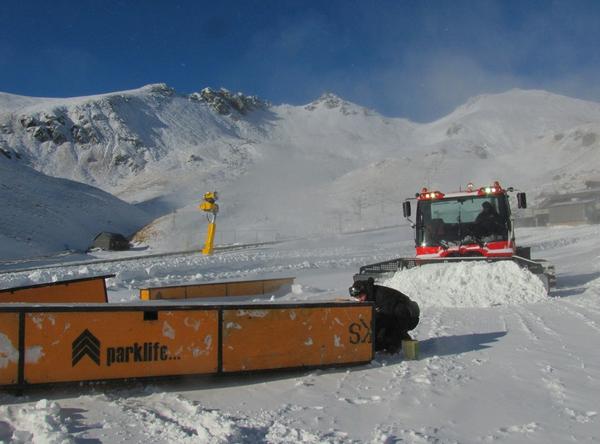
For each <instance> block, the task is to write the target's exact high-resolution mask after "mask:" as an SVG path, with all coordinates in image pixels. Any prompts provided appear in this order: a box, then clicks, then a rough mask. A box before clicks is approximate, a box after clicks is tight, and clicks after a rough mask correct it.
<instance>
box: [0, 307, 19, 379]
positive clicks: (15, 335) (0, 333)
mask: <svg viewBox="0 0 600 444" xmlns="http://www.w3.org/2000/svg"><path fill="white" fill-rule="evenodd" d="M18 366H19V313H0V386H2V385H13V384H17V382H18V377H19V376H18Z"/></svg>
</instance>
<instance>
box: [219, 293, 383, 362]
mask: <svg viewBox="0 0 600 444" xmlns="http://www.w3.org/2000/svg"><path fill="white" fill-rule="evenodd" d="M222 330H223V339H222V341H223V358H222V359H223V362H222V371H223V372H240V371H241V372H244V371H254V370H266V369H282V368H295V367H315V366H330V365H340V364H359V363H366V362H369V361H371V360H372V359H373V354H374V338H373V306H372V305H371V304H366V303H351V302H349V303H323V304H302V305H294V306H287V305H286V306H283V305H282V306H279V307H278V306H277V305H268V306H247V307H245V308H232V309H227V308H224V309H223V322H222Z"/></svg>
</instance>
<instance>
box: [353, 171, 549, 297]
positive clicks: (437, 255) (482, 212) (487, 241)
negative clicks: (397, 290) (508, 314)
mask: <svg viewBox="0 0 600 444" xmlns="http://www.w3.org/2000/svg"><path fill="white" fill-rule="evenodd" d="M514 191H515V189H514V188H513V187H508V188H503V187H502V186H501V185H500V183H499V182H497V181H496V182H494V183H493V184H492V185H486V186H482V187H477V188H476V187H475V186H474V185H473V184H472V183H469V184H468V185H467V188H466V190H464V191H458V192H452V193H442V192H441V191H437V190H436V191H432V190H428V189H427V188H423V189H422V190H421V192H420V193H416V194H415V197H414V198H412V199H406V200H405V201H404V202H403V204H402V210H403V213H404V217H405V218H406V219H407V220H408V221H409V222H410V223H411V227H412V228H413V229H414V230H415V257H414V258H398V259H392V260H390V261H386V262H380V263H377V264H371V265H365V266H364V267H361V269H360V271H359V273H358V274H356V275H355V276H354V279H355V280H364V279H368V278H369V277H373V278H375V279H381V278H383V277H387V275H390V274H393V273H395V272H397V271H399V270H402V269H404V268H413V267H415V266H421V265H425V264H431V263H440V262H444V263H448V262H457V261H487V262H493V261H501V260H511V261H513V262H516V263H517V264H518V265H519V266H521V267H522V268H525V269H527V270H529V271H530V272H531V273H533V274H535V275H537V276H538V277H539V278H540V279H541V280H542V282H544V284H545V285H546V288H547V289H549V288H550V287H552V286H554V285H555V283H556V277H555V272H554V266H553V265H552V264H550V263H548V262H547V261H545V260H543V259H531V252H530V248H529V247H517V244H516V239H515V227H514V218H513V217H512V214H511V209H510V204H509V201H510V199H509V197H510V196H509V193H512V192H514ZM516 198H517V206H518V208H526V207H527V200H526V195H525V193H517V194H516ZM411 200H416V204H417V209H416V215H415V216H416V220H415V221H414V222H413V221H412V220H411V219H410V217H411Z"/></svg>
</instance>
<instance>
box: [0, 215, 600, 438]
mask: <svg viewBox="0 0 600 444" xmlns="http://www.w3.org/2000/svg"><path fill="white" fill-rule="evenodd" d="M406 231H408V230H406ZM406 231H401V232H400V233H399V232H398V230H397V229H396V230H383V231H380V232H373V233H368V234H356V235H347V236H339V237H336V238H328V239H319V240H314V241H312V242H295V243H287V244H281V245H277V246H270V247H262V248H257V249H253V250H246V251H241V252H240V251H234V252H228V253H221V254H217V255H215V256H213V257H209V258H206V257H202V256H195V255H187V256H175V257H168V258H146V259H143V260H139V261H129V262H117V263H110V264H96V265H87V266H72V267H69V266H62V267H60V268H58V269H46V270H40V271H38V272H24V273H5V274H0V288H6V287H10V286H14V285H24V284H27V283H36V282H42V281H48V280H57V279H63V278H71V277H78V276H84V275H95V274H104V273H116V274H117V276H116V277H115V278H114V279H111V280H109V297H110V300H111V301H113V302H117V301H132V300H134V299H135V298H136V297H137V292H136V291H135V289H136V288H138V287H141V286H146V285H157V284H177V283H187V282H205V281H213V280H225V279H242V278H261V277H270V276H296V277H297V279H296V285H295V286H294V287H293V291H292V292H291V293H290V294H287V295H284V296H281V300H306V301H310V300H326V299H335V298H340V297H342V298H345V297H346V295H347V288H348V287H349V286H350V284H351V282H352V274H353V273H355V272H356V271H357V269H358V267H359V266H360V265H363V264H366V263H370V262H375V261H379V260H385V259H389V258H392V257H395V256H398V255H410V254H411V241H410V239H409V238H410V234H409V233H407V232H406ZM518 235H519V239H520V240H521V244H523V245H526V244H528V245H532V246H533V252H534V257H536V256H539V257H543V258H546V259H550V260H551V261H553V262H554V264H555V265H556V269H557V274H558V287H557V288H556V289H555V290H554V291H553V292H552V293H551V296H550V297H540V295H539V292H535V291H534V289H535V288H537V287H536V284H535V283H534V282H533V281H527V279H524V280H522V281H521V282H520V285H516V284H517V281H516V280H515V279H514V274H513V271H514V270H510V267H504V269H503V268H500V269H496V270H494V272H495V273H496V274H497V275H498V276H499V279H504V280H505V281H506V284H507V285H506V287H505V290H504V291H505V292H504V293H503V296H504V298H503V299H502V298H500V296H502V294H499V292H500V291H502V286H501V285H499V284H500V281H498V282H497V283H496V284H498V285H494V286H492V287H489V288H485V287H479V290H478V291H476V292H473V291H470V292H469V291H468V290H467V289H466V287H465V292H464V294H463V295H462V296H463V297H459V296H460V295H459V294H458V293H453V292H454V291H455V287H452V286H451V285H450V279H455V278H460V279H464V280H468V279H471V280H472V279H476V278H474V277H473V276H479V274H478V273H476V274H471V275H469V273H473V272H475V271H479V272H482V271H481V270H474V269H473V267H470V268H469V269H460V267H458V268H457V267H455V270H454V271H453V272H450V271H446V272H443V273H442V272H441V271H440V272H437V271H436V272H434V271H432V270H431V269H429V270H426V269H425V267H424V268H423V269H422V270H420V271H419V272H418V273H417V274H419V275H418V276H415V277H413V279H412V281H413V283H414V282H419V285H415V286H414V289H413V290H411V289H408V288H407V289H406V292H407V293H409V295H410V296H411V297H412V298H413V299H415V300H417V301H419V303H420V305H421V307H422V318H421V322H420V324H419V326H418V327H417V329H416V330H415V336H416V337H417V338H418V339H419V341H420V349H421V355H420V359H419V360H418V361H405V360H404V359H403V357H402V355H401V354H399V355H385V354H378V355H377V356H376V358H375V360H374V361H373V362H372V363H371V364H369V365H364V366H359V367H350V368H347V369H329V370H318V371H305V372H302V371H295V372H277V373H275V374H262V375H253V376H243V377H242V376H228V377H204V378H190V379H188V380H181V381H177V382H156V383H153V384H150V385H146V384H129V385H123V384H121V385H111V386H93V387H79V386H76V385H74V386H73V387H70V388H57V389H44V390H41V389H37V390H32V391H29V392H27V393H26V394H25V396H23V397H15V396H13V395H11V394H8V393H5V394H0V404H1V405H0V441H2V440H4V441H11V440H12V441H14V442H29V441H34V442H36V441H37V442H64V441H66V442H69V441H71V442H83V441H91V442H99V441H101V442H116V441H119V442H124V441H133V442H142V441H143V442H148V443H150V442H248V443H250V442H378V443H379V442H385V443H391V442H409V443H429V442H442V443H452V442H460V443H470V442H484V443H485V442H507V443H508V442H510V443H513V442H535V443H548V442H570V441H572V442H599V441H600V432H599V431H598V430H600V427H599V424H598V421H599V418H598V412H599V411H600V405H599V403H598V399H600V361H599V360H598V353H597V344H598V337H599V335H600V300H599V297H600V258H599V255H598V251H599V247H600V227H598V226H586V227H563V228H551V229H548V228H544V229H522V230H519V232H518ZM496 268H498V267H496ZM482 273H483V272H482ZM424 275H426V276H429V279H428V280H424V279H423V276H424ZM469 276H471V277H470V278H469ZM397 279H399V277H397ZM477 279H479V278H477ZM446 280H448V282H446ZM434 282H438V283H439V282H442V283H447V284H448V285H447V286H446V288H448V289H452V291H444V290H443V288H442V289H441V290H438V291H437V292H436V291H434V290H433V289H432V285H433V283H434ZM532 292H533V293H532ZM534 293H535V294H534ZM532 294H534V296H532ZM465 295H468V298H467V297H464V296H465ZM519 295H520V296H521V297H519ZM276 300H280V299H279V298H277V299H276Z"/></svg>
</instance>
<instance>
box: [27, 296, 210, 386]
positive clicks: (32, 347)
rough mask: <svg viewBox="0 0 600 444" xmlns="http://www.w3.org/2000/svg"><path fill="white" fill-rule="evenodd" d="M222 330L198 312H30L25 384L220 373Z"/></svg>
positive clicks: (204, 311)
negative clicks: (219, 360)
mask: <svg viewBox="0 0 600 444" xmlns="http://www.w3.org/2000/svg"><path fill="white" fill-rule="evenodd" d="M218 324H219V311H218V310H217V309H198V308H197V307H194V309H189V307H169V308H166V309H161V308H158V307H157V308H147V307H144V308H143V309H131V308H129V309H126V308H125V307H123V306H122V307H117V308H115V307H112V309H110V311H109V309H107V310H94V309H90V308H88V309H87V310H84V309H82V310H79V311H77V309H74V310H72V311H71V310H69V311H39V312H28V313H25V348H26V350H27V352H26V354H27V356H26V359H25V369H24V383H25V384H36V383H48V382H67V381H91V380H105V379H120V378H143V377H156V376H176V375H191V374H206V373H215V372H217V370H218V346H219V344H218V342H219V341H218V337H219V328H218Z"/></svg>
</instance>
